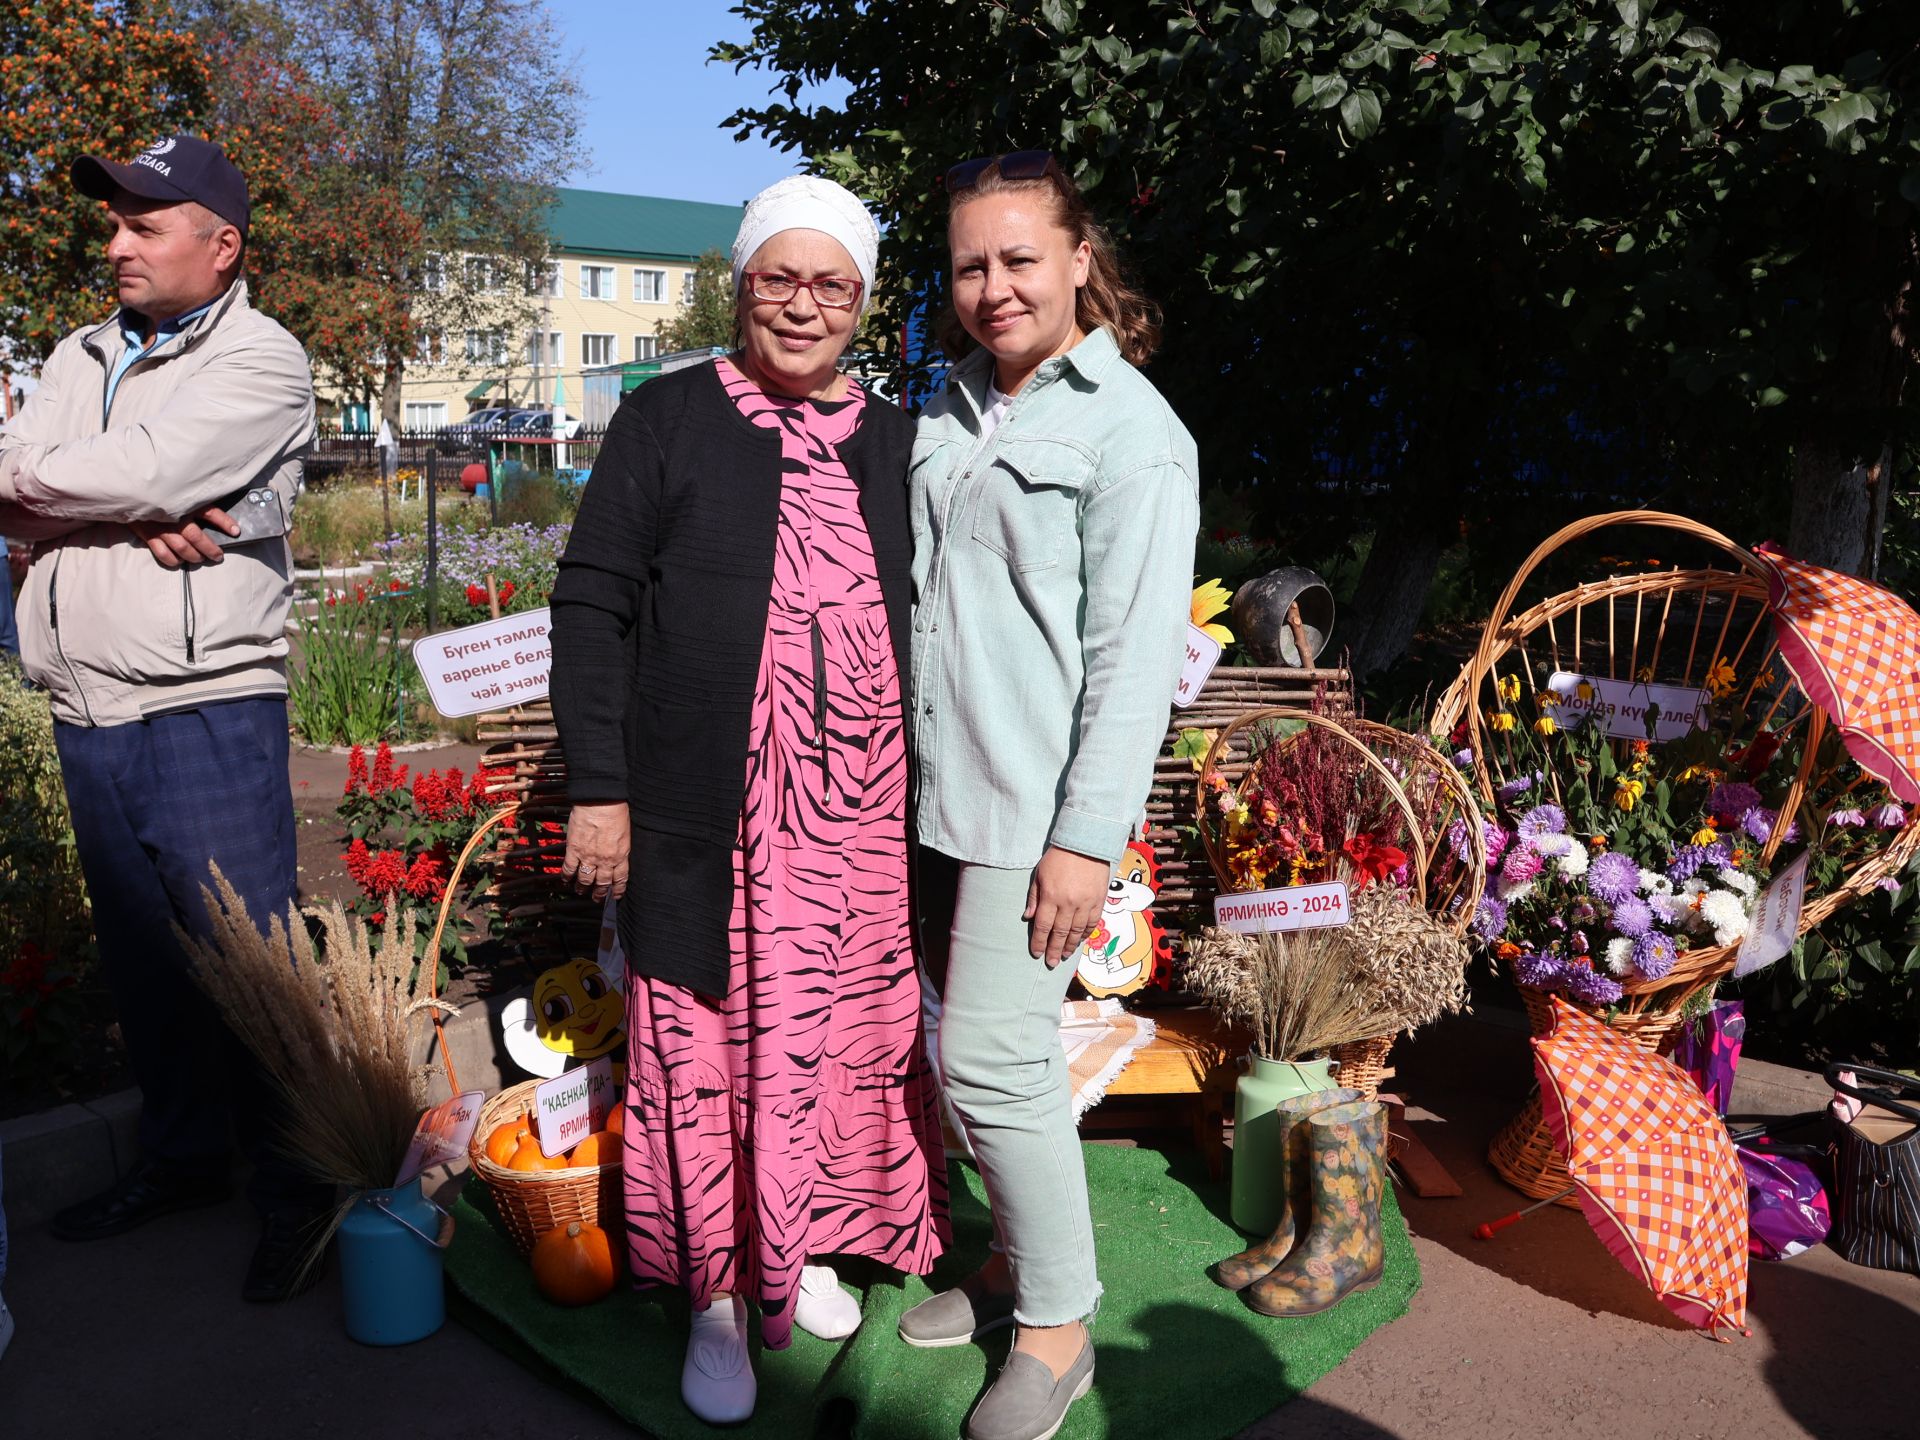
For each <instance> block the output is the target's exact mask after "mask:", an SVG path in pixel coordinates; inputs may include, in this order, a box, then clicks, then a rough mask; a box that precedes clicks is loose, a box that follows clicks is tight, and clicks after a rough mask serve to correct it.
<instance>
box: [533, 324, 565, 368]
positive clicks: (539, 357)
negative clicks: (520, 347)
mask: <svg viewBox="0 0 1920 1440" xmlns="http://www.w3.org/2000/svg"><path fill="white" fill-rule="evenodd" d="M527 364H528V365H530V366H532V367H533V368H534V369H536V370H538V369H540V368H541V367H543V366H544V367H545V368H547V369H549V370H558V369H559V368H560V332H559V331H558V330H548V331H546V332H545V334H544V336H543V335H542V332H541V331H538V330H535V331H533V332H532V333H531V334H530V335H528V336H527Z"/></svg>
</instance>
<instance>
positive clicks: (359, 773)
mask: <svg viewBox="0 0 1920 1440" xmlns="http://www.w3.org/2000/svg"><path fill="white" fill-rule="evenodd" d="M366 783H367V752H366V749H365V747H364V746H360V745H356V746H354V747H353V749H352V750H351V751H349V752H348V753H347V788H346V789H345V790H342V791H341V792H340V793H341V794H342V795H351V794H353V792H354V791H355V790H359V789H362V788H363V787H364V786H365V785H366Z"/></svg>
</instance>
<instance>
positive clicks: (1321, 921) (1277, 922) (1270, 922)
mask: <svg viewBox="0 0 1920 1440" xmlns="http://www.w3.org/2000/svg"><path fill="white" fill-rule="evenodd" d="M1352 918H1353V915H1352V911H1351V910H1349V909H1348V907H1347V887H1346V886H1345V885H1344V884H1342V883H1341V882H1340V881H1338V880H1330V881H1328V882H1326V883H1325V884H1323V885H1288V886H1285V887H1284V888H1282V889H1279V890H1247V891H1242V892H1241V893H1239V894H1237V895H1222V896H1220V897H1219V898H1218V899H1216V900H1215V901H1214V902H1213V923H1214V924H1216V925H1218V926H1219V927H1220V928H1221V929H1223V930H1235V931H1238V932H1239V933H1240V934H1242V935H1259V934H1261V933H1263V932H1265V931H1269V930H1318V929H1320V928H1321V927H1323V926H1327V925H1344V924H1346V923H1347V921H1348V920H1350V919H1352Z"/></svg>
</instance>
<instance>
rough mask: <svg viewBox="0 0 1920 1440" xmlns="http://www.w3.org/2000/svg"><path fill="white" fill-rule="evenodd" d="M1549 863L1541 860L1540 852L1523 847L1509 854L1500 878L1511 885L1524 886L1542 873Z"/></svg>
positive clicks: (1502, 867)
mask: <svg viewBox="0 0 1920 1440" xmlns="http://www.w3.org/2000/svg"><path fill="white" fill-rule="evenodd" d="M1546 863H1547V862H1546V861H1544V860H1542V859H1541V858H1540V852H1539V851H1538V850H1535V849H1534V848H1533V847H1532V846H1531V845H1522V846H1521V847H1520V848H1519V849H1517V850H1510V851H1508V852H1507V859H1506V863H1505V864H1503V865H1502V866H1501V867H1500V877H1501V878H1502V879H1503V880H1505V881H1506V882H1507V883H1508V884H1509V885H1524V884H1526V883H1527V882H1528V881H1529V880H1531V879H1533V878H1534V877H1535V876H1537V875H1538V874H1539V873H1540V869H1541V867H1542V866H1543V865H1545V864H1546Z"/></svg>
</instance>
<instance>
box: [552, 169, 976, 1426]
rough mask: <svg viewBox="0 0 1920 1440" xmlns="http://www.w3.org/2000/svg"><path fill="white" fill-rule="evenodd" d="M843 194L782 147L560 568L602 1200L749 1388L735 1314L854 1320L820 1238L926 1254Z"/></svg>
mask: <svg viewBox="0 0 1920 1440" xmlns="http://www.w3.org/2000/svg"><path fill="white" fill-rule="evenodd" d="M878 241H879V236H878V232H877V230H876V229H875V226H874V223H873V220H872V219H871V218H870V217H869V216H868V214H867V212H866V211H865V210H864V209H863V208H862V207H861V205H860V203H859V202H858V201H857V200H856V199H855V198H854V197H853V196H852V195H851V194H850V193H849V192H847V191H846V190H844V189H842V188H841V187H840V186H838V185H835V184H832V183H830V182H828V181H825V180H819V179H813V178H808V177H795V178H793V179H788V180H783V181H781V182H779V183H778V184H776V185H774V186H772V187H770V188H769V189H767V190H765V191H763V192H761V194H759V195H758V196H756V197H755V198H754V199H753V200H752V201H751V202H750V203H749V204H748V205H747V207H746V212H745V215H744V218H743V220H742V223H741V227H740V234H739V238H738V239H737V240H735V242H734V248H733V272H734V288H735V294H736V297H737V306H738V311H737V314H738V319H737V325H738V330H739V335H740V342H739V348H738V350H736V351H735V352H734V353H733V354H732V355H731V356H728V357H726V358H724V359H720V360H717V361H715V362H714V363H713V364H711V365H703V366H699V367H697V368H694V369H691V370H684V371H680V372H677V373H675V374H672V375H667V376H663V377H662V378H660V379H658V380H654V381H651V382H649V383H648V384H646V385H644V386H642V387H640V388H639V389H638V390H636V391H634V392H633V393H632V394H631V395H629V396H628V397H627V398H626V400H625V401H624V402H623V403H622V404H621V406H620V409H619V410H618V412H616V414H615V416H614V419H613V422H612V424H611V426H610V427H609V429H608V432H607V438H606V442H605V444H604V446H603V447H602V449H601V453H600V458H599V460H598V462H597V463H596V464H595V465H594V468H593V476H592V479H591V480H590V481H589V482H588V484H587V489H586V494H585V497H584V498H583V500H582V502H581V506H580V514H579V518H578V520H577V521H576V522H575V524H574V528H573V534H572V538H571V539H570V540H569V541H568V545H567V552H566V556H565V558H564V559H563V560H562V561H561V563H560V577H559V581H558V583H557V584H556V585H555V587H554V593H553V675H552V694H553V705H554V715H555V718H556V720H557V722H558V724H559V729H560V737H561V740H562V742H563V744H564V746H565V749H566V754H567V767H568V787H569V792H570V796H569V798H570V799H571V800H572V801H573V811H572V815H571V819H570V821H569V824H568V827H567V851H566V858H565V861H564V862H563V873H564V874H565V875H566V876H567V877H568V878H569V879H570V880H572V881H574V882H575V883H576V884H577V885H579V886H580V887H581V888H582V889H585V890H589V891H590V892H591V893H592V894H594V895H596V896H600V897H605V896H608V895H617V896H621V897H622V898H621V900H620V905H619V928H620V937H621V942H622V946H623V948H624V949H625V951H626V954H627V963H628V968H629V972H630V976H631V978H630V982H629V986H628V995H627V1010H628V1035H629V1040H628V1051H627V1066H628V1068H627V1090H626V1096H625V1103H626V1107H627V1110H626V1116H625V1126H624V1132H625V1135H626V1151H625V1154H626V1160H625V1164H626V1213H625V1223H626V1232H627V1248H628V1255H629V1260H630V1266H631V1269H632V1271H633V1274H634V1277H635V1278H636V1280H638V1281H639V1282H641V1283H642V1284H659V1285H677V1286H680V1287H683V1288H684V1289H685V1290H687V1292H688V1293H689V1295H690V1296H691V1298H692V1303H693V1332H692V1336H691V1340H690V1343H689V1345H688V1352H687V1358H686V1362H685V1365H684V1366H683V1368H682V1372H681V1393H682V1395H683V1397H684V1398H685V1400H686V1403H687V1405H688V1407H689V1408H690V1409H692V1410H693V1411H694V1413H695V1414H697V1415H699V1416H700V1417H701V1418H702V1419H705V1420H708V1421H710V1422H713V1423H729V1422H735V1421H739V1420H744V1419H746V1418H747V1417H748V1416H749V1415H750V1414H751V1413H752V1409H753V1402H754V1396H755V1386H754V1378H753V1373H752V1370H751V1368H750V1366H749V1364H748V1360H747V1342H746V1309H745V1302H746V1301H748V1300H751V1301H754V1302H757V1304H758V1305H759V1307H760V1315H761V1319H760V1325H761V1334H762V1338H763V1339H764V1341H765V1343H766V1345H767V1346H768V1347H769V1348H772V1349H779V1348H782V1347H784V1346H785V1345H786V1344H787V1343H788V1341H789V1339H790V1338H791V1333H792V1327H793V1326H794V1325H795V1324H798V1325H799V1326H800V1327H801V1328H802V1329H805V1330H807V1331H809V1332H810V1333H813V1334H816V1335H819V1336H821V1337H823V1338H827V1339H838V1338H840V1337H842V1336H845V1335H847V1334H850V1333H851V1332H852V1331H853V1329H854V1327H855V1326H857V1325H858V1323H859V1318H860V1317H859V1307H858V1305H857V1304H856V1303H855V1301H854V1300H853V1298H852V1296H850V1295H849V1294H847V1292H846V1291H844V1290H842V1289H841V1288H840V1286H839V1284H838V1283H837V1280H836V1278H835V1276H834V1273H833V1271H832V1270H831V1268H829V1267H828V1266H826V1265H824V1264H812V1263H808V1262H809V1259H810V1257H824V1256H827V1255H831V1254H848V1255H859V1256H866V1257H869V1258H871V1259H874V1260H877V1261H880V1262H882V1263H884V1264H888V1265H892V1266H896V1267H898V1268H900V1269H902V1270H905V1271H908V1272H910V1273H914V1274H923V1273H925V1272H926V1270H927V1269H928V1268H929V1267H930V1266H931V1264H932V1262H933V1261H934V1259H935V1258H936V1257H937V1256H938V1254H939V1253H940V1250H941V1248H942V1246H943V1244H944V1239H945V1234H946V1213H945V1208H946V1191H945V1174H946V1172H945V1165H944V1160H943V1158H942V1150H941V1144H940V1130H939V1121H938V1116H937V1110H936V1101H935V1097H934V1091H933V1088H932V1083H931V1079H930V1076H929V1072H928V1070H927V1065H926V1060H925V1052H924V1047H923V1044H922V1040H921V1036H920V1033H919V1029H918V1016H919V991H918V984H917V980H916V976H915V969H914V961H913V953H912V948H911V944H910V940H909V928H908V912H907V885H906V879H907V858H906V795H907V753H906V746H905V740H904V734H903V724H902V716H901V681H900V677H901V675H902V674H903V673H904V671H905V668H906V665H905V654H906V651H905V646H906V639H907V625H906V620H907V601H908V587H909V574H908V565H909V553H908V550H909V538H908V533H909V532H908V524H907V510H906V484H905V477H906V468H907V459H908V453H909V449H910V446H911V440H912V425H911V423H910V422H909V421H908V420H907V418H906V417H905V416H904V415H902V414H901V413H900V412H899V411H898V410H896V409H893V408H892V407H890V406H887V405H885V404H880V403H876V402H874V401H872V400H871V399H870V398H869V397H868V396H867V395H866V393H865V392H864V391H863V390H862V389H861V388H860V386H859V385H857V384H856V383H854V382H852V381H850V380H848V379H847V378H846V377H844V376H842V375H841V374H839V373H838V370H837V368H836V366H837V362H838V361H839V359H840V357H841V355H842V354H843V353H844V352H845V350H846V347H847V342H848V340H849V339H850V338H851V337H852V335H853V332H854V328H855V326H856V324H857V322H858V319H859V315H860V310H861V306H862V302H863V300H864V299H865V297H866V295H867V293H868V292H869V291H870V290H871V289H872V286H873V272H874V260H875V254H876V251H877V247H878Z"/></svg>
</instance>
